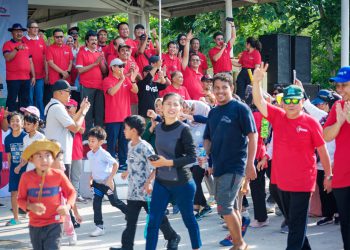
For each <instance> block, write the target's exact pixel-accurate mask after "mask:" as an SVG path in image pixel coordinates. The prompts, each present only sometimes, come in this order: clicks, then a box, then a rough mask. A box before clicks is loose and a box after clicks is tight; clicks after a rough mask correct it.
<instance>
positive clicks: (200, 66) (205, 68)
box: [197, 51, 208, 74]
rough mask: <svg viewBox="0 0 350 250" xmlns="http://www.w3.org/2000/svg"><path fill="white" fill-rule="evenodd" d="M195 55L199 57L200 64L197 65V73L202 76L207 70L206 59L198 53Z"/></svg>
mask: <svg viewBox="0 0 350 250" xmlns="http://www.w3.org/2000/svg"><path fill="white" fill-rule="evenodd" d="M197 55H198V56H199V59H200V60H201V64H200V65H199V72H201V73H202V74H204V71H206V70H207V69H208V62H207V57H206V56H205V55H204V54H203V53H201V52H199V51H198V52H197Z"/></svg>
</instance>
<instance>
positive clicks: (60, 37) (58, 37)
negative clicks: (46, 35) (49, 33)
mask: <svg viewBox="0 0 350 250" xmlns="http://www.w3.org/2000/svg"><path fill="white" fill-rule="evenodd" d="M55 38H57V39H62V38H63V36H55Z"/></svg>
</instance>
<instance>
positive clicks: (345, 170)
mask: <svg viewBox="0 0 350 250" xmlns="http://www.w3.org/2000/svg"><path fill="white" fill-rule="evenodd" d="M340 103H341V106H342V107H343V108H344V103H345V102H344V101H340ZM335 108H336V104H334V105H333V107H332V109H331V111H330V113H329V115H328V118H327V121H326V123H325V125H324V127H325V128H326V127H329V126H331V125H333V124H334V123H336V121H337V113H336V111H335ZM349 149H350V124H349V123H348V122H347V121H345V122H344V124H343V125H342V127H341V128H340V130H339V133H338V135H337V137H336V138H335V153H334V164H333V174H334V176H333V180H332V186H333V188H344V187H350V160H349V157H348V154H349Z"/></svg>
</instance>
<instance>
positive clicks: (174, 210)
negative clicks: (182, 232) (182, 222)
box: [173, 205, 180, 214]
mask: <svg viewBox="0 0 350 250" xmlns="http://www.w3.org/2000/svg"><path fill="white" fill-rule="evenodd" d="M179 212H180V209H179V207H178V205H174V206H173V214H178V213H179Z"/></svg>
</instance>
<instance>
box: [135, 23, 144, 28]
mask: <svg viewBox="0 0 350 250" xmlns="http://www.w3.org/2000/svg"><path fill="white" fill-rule="evenodd" d="M138 29H143V30H144V29H145V26H143V25H142V24H140V23H139V24H136V26H135V28H134V30H138Z"/></svg>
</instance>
